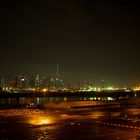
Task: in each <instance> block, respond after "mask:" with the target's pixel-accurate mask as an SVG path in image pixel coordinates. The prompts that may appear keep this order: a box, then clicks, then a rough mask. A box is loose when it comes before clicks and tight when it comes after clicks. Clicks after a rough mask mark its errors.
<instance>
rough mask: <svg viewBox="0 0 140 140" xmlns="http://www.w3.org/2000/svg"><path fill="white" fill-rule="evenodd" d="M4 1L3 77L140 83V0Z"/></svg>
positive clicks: (0, 38)
mask: <svg viewBox="0 0 140 140" xmlns="http://www.w3.org/2000/svg"><path fill="white" fill-rule="evenodd" d="M4 1H5V2H3V3H2V2H1V4H0V20H1V22H0V25H1V26H0V27H1V31H0V77H8V76H12V75H16V74H23V75H24V74H25V75H28V76H29V75H33V74H39V75H41V76H43V75H53V74H55V72H56V64H57V63H58V64H59V66H60V74H61V76H62V77H63V79H66V80H80V81H84V80H87V81H92V82H93V83H100V81H101V80H102V79H104V80H105V82H106V83H109V84H111V85H114V86H131V85H135V84H137V83H140V8H139V6H140V5H139V3H138V2H137V0H132V1H124V0H93V1H92V2H91V0H17V1H16V0H4Z"/></svg>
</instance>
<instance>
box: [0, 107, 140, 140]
mask: <svg viewBox="0 0 140 140" xmlns="http://www.w3.org/2000/svg"><path fill="white" fill-rule="evenodd" d="M139 133H140V107H139V106H136V105H135V106H134V105H133V106H132V105H131V106H121V107H113V108H112V107H99V108H88V109H85V108H84V109H70V110H50V109H31V108H30V109H29V108H28V109H27V108H20V109H1V110H0V140H92V139H97V140H103V139H106V140H135V139H136V137H137V135H138V134H139Z"/></svg>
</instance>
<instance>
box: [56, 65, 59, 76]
mask: <svg viewBox="0 0 140 140" xmlns="http://www.w3.org/2000/svg"><path fill="white" fill-rule="evenodd" d="M56 78H58V79H59V64H57V65H56Z"/></svg>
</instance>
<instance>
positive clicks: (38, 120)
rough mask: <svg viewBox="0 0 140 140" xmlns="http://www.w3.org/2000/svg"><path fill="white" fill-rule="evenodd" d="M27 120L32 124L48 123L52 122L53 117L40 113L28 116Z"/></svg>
mask: <svg viewBox="0 0 140 140" xmlns="http://www.w3.org/2000/svg"><path fill="white" fill-rule="evenodd" d="M27 122H28V123H29V124H32V125H49V124H52V123H54V121H53V118H51V117H46V116H41V115H36V116H33V117H31V118H28V120H27Z"/></svg>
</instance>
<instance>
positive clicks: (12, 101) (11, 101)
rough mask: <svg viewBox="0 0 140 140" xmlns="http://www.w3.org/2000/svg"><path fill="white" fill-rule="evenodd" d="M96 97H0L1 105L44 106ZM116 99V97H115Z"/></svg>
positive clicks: (90, 99)
mask: <svg viewBox="0 0 140 140" xmlns="http://www.w3.org/2000/svg"><path fill="white" fill-rule="evenodd" d="M95 100H98V98H96V97H45V98H44V97H34V98H31V97H20V98H0V106H4V105H5V106H6V105H7V106H10V105H11V106H16V105H21V106H24V105H30V104H31V103H34V104H36V105H38V106H42V105H43V104H44V101H45V102H67V101H95ZM100 100H108V97H102V98H101V99H100ZM113 100H114V99H113Z"/></svg>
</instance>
